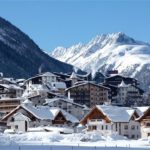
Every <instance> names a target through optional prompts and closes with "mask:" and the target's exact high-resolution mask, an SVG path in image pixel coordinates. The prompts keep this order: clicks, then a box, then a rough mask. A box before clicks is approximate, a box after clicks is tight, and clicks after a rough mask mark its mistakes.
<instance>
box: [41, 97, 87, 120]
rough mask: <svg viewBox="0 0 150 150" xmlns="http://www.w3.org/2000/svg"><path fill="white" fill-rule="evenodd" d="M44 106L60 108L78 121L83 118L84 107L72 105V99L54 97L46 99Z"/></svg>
mask: <svg viewBox="0 0 150 150" xmlns="http://www.w3.org/2000/svg"><path fill="white" fill-rule="evenodd" d="M44 105H48V106H50V107H58V108H61V109H63V110H65V111H66V112H68V113H70V114H72V115H73V116H75V117H76V118H78V119H79V120H80V119H81V118H83V116H84V108H85V106H83V105H80V104H78V103H74V102H73V100H72V99H67V98H61V97H55V98H52V99H46V103H45V104H44Z"/></svg>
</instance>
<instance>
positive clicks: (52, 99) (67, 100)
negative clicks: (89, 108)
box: [45, 97, 85, 108]
mask: <svg viewBox="0 0 150 150" xmlns="http://www.w3.org/2000/svg"><path fill="white" fill-rule="evenodd" d="M45 100H46V103H45V104H50V103H53V102H55V101H64V102H67V103H71V104H74V105H78V106H79V107H82V108H85V106H83V105H80V104H78V103H74V102H73V101H71V100H69V99H66V98H59V97H55V98H51V99H45Z"/></svg>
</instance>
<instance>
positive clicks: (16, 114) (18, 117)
mask: <svg viewBox="0 0 150 150" xmlns="http://www.w3.org/2000/svg"><path fill="white" fill-rule="evenodd" d="M13 117H15V119H17V121H18V120H20V121H21V120H27V121H30V118H29V117H27V116H25V115H24V114H22V113H21V112H17V113H15V114H14V115H13Z"/></svg>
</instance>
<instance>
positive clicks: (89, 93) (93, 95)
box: [66, 81, 109, 107]
mask: <svg viewBox="0 0 150 150" xmlns="http://www.w3.org/2000/svg"><path fill="white" fill-rule="evenodd" d="M108 90H109V88H107V87H105V86H102V85H97V84H94V83H92V82H88V81H84V82H81V83H78V84H76V85H74V86H72V87H70V88H68V89H66V93H67V95H68V98H69V99H70V98H72V99H73V100H74V102H75V103H79V104H81V105H86V106H88V107H92V106H94V105H100V104H104V103H105V102H108Z"/></svg>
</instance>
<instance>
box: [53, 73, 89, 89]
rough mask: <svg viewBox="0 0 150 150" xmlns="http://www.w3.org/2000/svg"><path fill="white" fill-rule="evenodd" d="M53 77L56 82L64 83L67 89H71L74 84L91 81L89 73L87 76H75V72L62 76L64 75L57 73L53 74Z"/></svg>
mask: <svg viewBox="0 0 150 150" xmlns="http://www.w3.org/2000/svg"><path fill="white" fill-rule="evenodd" d="M54 74H55V75H57V76H58V77H59V78H58V81H62V82H65V83H66V86H67V88H69V87H71V86H72V85H73V84H74V83H76V82H80V81H91V79H92V77H91V73H88V74H84V75H83V74H82V75H81V74H77V73H75V72H72V73H70V74H66V73H65V74H64V73H57V72H54Z"/></svg>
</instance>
